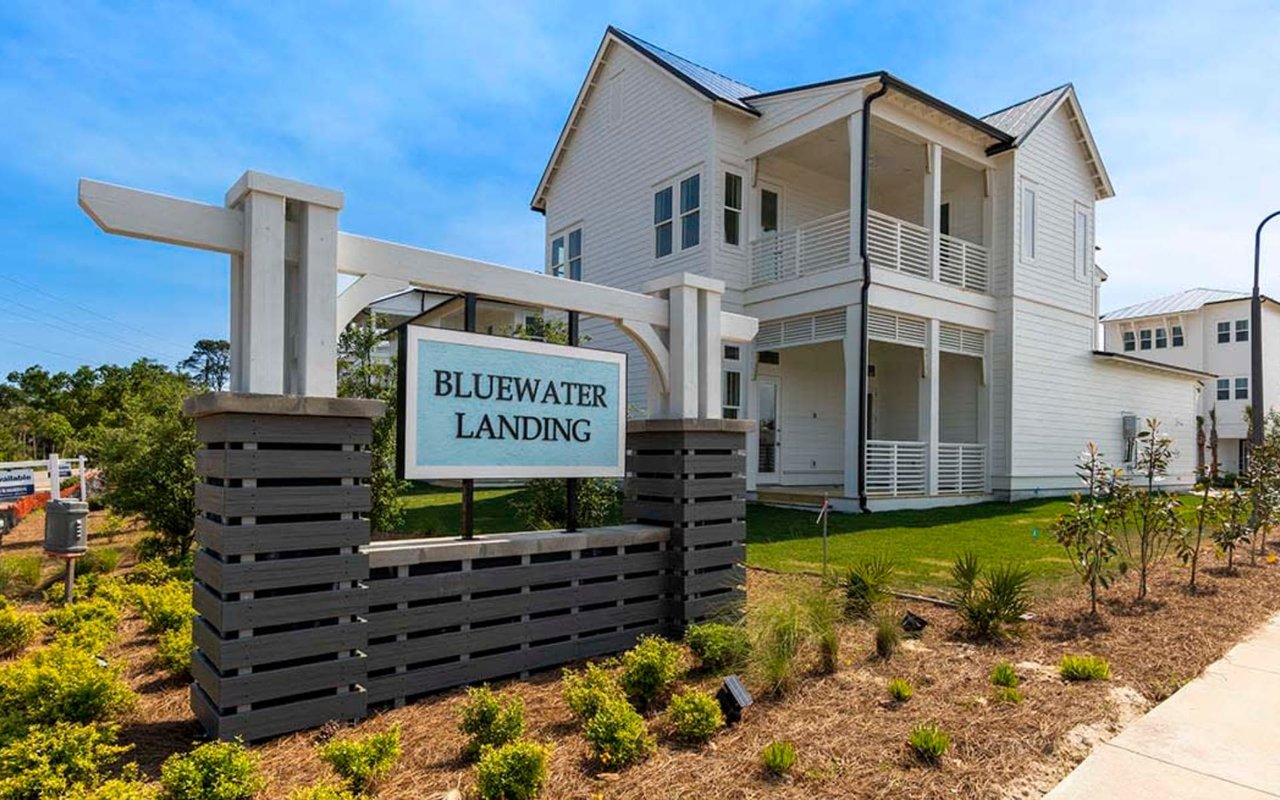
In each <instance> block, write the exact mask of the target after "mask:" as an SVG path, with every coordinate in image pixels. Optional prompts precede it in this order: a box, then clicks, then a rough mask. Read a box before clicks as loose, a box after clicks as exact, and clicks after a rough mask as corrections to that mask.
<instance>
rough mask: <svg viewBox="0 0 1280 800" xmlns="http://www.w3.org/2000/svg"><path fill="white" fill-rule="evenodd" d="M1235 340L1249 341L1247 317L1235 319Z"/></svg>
mask: <svg viewBox="0 0 1280 800" xmlns="http://www.w3.org/2000/svg"><path fill="white" fill-rule="evenodd" d="M1236 341H1237V342H1247V341H1249V320H1247V319H1238V320H1236Z"/></svg>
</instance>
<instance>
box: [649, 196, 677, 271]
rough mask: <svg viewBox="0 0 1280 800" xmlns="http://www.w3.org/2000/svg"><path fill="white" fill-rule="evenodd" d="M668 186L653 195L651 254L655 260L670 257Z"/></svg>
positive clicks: (669, 199)
mask: <svg viewBox="0 0 1280 800" xmlns="http://www.w3.org/2000/svg"><path fill="white" fill-rule="evenodd" d="M671 194H672V189H671V187H670V186H668V187H667V188H665V189H663V190H662V191H660V192H657V193H655V194H654V195H653V254H654V256H655V257H656V258H662V257H663V256H669V255H671V242H672V238H671Z"/></svg>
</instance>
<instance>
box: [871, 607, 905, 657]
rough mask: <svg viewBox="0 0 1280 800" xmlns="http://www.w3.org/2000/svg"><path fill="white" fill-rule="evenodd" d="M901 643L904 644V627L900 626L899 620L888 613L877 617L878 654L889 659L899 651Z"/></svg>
mask: <svg viewBox="0 0 1280 800" xmlns="http://www.w3.org/2000/svg"><path fill="white" fill-rule="evenodd" d="M900 644H902V629H901V628H899V627H898V621H897V620H896V619H894V618H893V617H892V616H891V615H888V614H883V615H881V616H879V617H877V618H876V655H877V656H879V657H880V658H882V659H884V660H886V661H887V660H889V659H890V658H892V657H893V654H894V653H896V652H898V646H899V645H900Z"/></svg>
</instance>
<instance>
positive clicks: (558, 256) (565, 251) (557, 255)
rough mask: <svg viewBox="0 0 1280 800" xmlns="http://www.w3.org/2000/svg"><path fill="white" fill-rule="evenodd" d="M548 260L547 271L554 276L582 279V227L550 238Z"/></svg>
mask: <svg viewBox="0 0 1280 800" xmlns="http://www.w3.org/2000/svg"><path fill="white" fill-rule="evenodd" d="M550 261H551V264H550V269H549V270H548V271H549V272H550V273H551V275H553V276H554V277H557V278H565V277H567V278H569V279H570V280H575V281H580V280H582V228H574V229H573V230H571V231H568V232H566V233H562V234H558V235H557V236H556V237H555V238H554V239H552V240H551V259H550Z"/></svg>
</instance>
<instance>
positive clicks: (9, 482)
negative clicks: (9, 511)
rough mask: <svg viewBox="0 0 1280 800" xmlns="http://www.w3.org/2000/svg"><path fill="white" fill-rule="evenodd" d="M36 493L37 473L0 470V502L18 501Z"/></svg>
mask: <svg viewBox="0 0 1280 800" xmlns="http://www.w3.org/2000/svg"><path fill="white" fill-rule="evenodd" d="M35 493H36V473H35V471H34V470H31V469H8V470H0V500H16V499H18V498H19V497H26V496H27V495H29V494H35Z"/></svg>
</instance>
